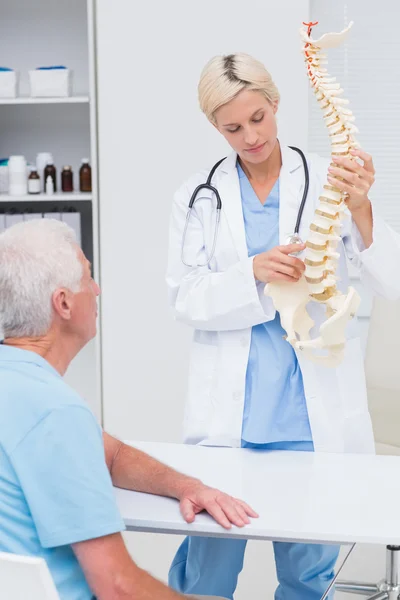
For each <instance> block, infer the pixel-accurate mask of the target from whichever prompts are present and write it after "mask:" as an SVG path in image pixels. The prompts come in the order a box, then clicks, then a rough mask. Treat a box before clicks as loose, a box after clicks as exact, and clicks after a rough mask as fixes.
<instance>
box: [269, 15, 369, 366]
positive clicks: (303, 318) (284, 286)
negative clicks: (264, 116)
mask: <svg viewBox="0 0 400 600" xmlns="http://www.w3.org/2000/svg"><path fill="white" fill-rule="evenodd" d="M313 25H315V24H312V23H309V24H307V31H305V30H304V29H302V30H300V35H301V38H302V40H303V41H304V47H303V53H304V57H305V61H306V65H307V74H308V77H309V79H310V83H311V85H312V87H313V88H314V91H315V94H316V97H317V101H318V103H319V105H320V107H321V109H322V110H323V117H324V119H325V123H326V126H327V127H328V132H329V136H330V138H331V144H332V150H331V153H332V156H345V157H348V158H352V155H351V154H350V150H351V149H353V148H356V147H358V146H359V144H358V142H357V140H356V139H355V138H354V135H353V134H354V133H355V132H357V128H356V127H355V126H354V125H353V121H354V117H353V114H352V112H351V111H350V110H349V109H348V108H347V105H348V100H345V99H344V98H340V96H341V95H342V93H343V90H342V89H341V87H340V85H339V83H336V78H334V77H330V76H329V74H328V72H327V69H326V68H325V67H323V66H321V65H323V64H326V62H327V61H326V56H325V55H324V54H321V50H322V49H324V48H334V47H336V46H338V45H339V44H340V43H341V42H342V41H343V40H344V38H345V37H346V35H347V33H348V31H349V29H350V27H351V26H352V23H350V25H349V27H348V28H347V29H345V30H343V31H342V32H341V33H329V34H326V35H323V36H322V37H321V38H320V39H319V40H312V39H311V37H310V33H311V27H312V26H313ZM344 200H345V194H344V193H342V192H341V190H340V189H339V188H337V187H334V186H332V185H330V183H329V182H328V180H327V183H326V184H325V185H324V187H323V192H322V194H321V196H320V197H319V199H318V206H317V209H316V210H315V214H314V218H313V221H312V223H311V225H310V233H309V236H308V239H307V241H306V249H305V251H304V263H305V266H306V268H305V274H304V276H303V277H302V278H301V279H300V281H299V282H297V283H285V282H283V283H270V284H268V285H267V286H266V288H265V293H266V294H267V295H270V296H271V297H272V299H273V302H274V305H275V308H276V310H278V311H279V312H280V317H281V322H282V326H283V327H284V329H285V330H286V332H287V340H288V342H289V343H291V344H292V346H293V347H294V348H295V349H296V350H299V351H302V352H303V354H304V355H305V356H306V357H307V358H309V359H310V360H313V361H315V362H319V363H322V364H325V365H326V366H337V365H338V364H339V363H340V361H341V360H342V358H343V353H344V348H345V328H346V324H347V322H348V320H349V319H350V318H352V317H354V315H355V313H356V311H357V309H358V306H359V303H360V298H359V296H358V294H357V292H356V291H355V290H354V289H353V288H349V289H348V292H347V294H342V293H341V292H340V291H339V290H337V288H336V281H337V278H336V269H337V264H338V258H339V254H338V253H337V252H336V249H337V245H338V242H339V241H340V239H341V237H340V228H341V221H342V219H343V218H344V216H345V215H344V211H345V208H346V205H345V202H344ZM310 300H313V301H315V302H319V303H322V304H325V306H326V316H327V319H326V321H325V322H324V323H323V324H322V325H321V326H320V331H319V334H320V335H319V336H318V337H317V338H315V339H310V330H311V328H312V327H313V325H314V322H313V320H312V319H311V318H310V317H309V315H308V313H307V310H306V305H307V303H308V302H309V301H310ZM321 349H322V350H326V351H327V353H325V354H321V352H316V351H320V350H321Z"/></svg>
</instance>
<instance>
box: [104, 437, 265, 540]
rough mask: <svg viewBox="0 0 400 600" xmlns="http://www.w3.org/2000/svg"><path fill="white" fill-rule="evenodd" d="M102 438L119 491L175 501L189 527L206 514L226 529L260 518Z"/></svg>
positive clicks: (198, 483) (196, 482)
mask: <svg viewBox="0 0 400 600" xmlns="http://www.w3.org/2000/svg"><path fill="white" fill-rule="evenodd" d="M103 438H104V451H105V457H106V463H107V466H108V469H109V471H110V474H111V479H112V482H113V484H114V485H115V486H116V487H120V488H124V489H128V490H135V491H137V492H146V493H148V494H157V495H159V496H169V497H171V498H176V499H177V500H179V501H180V509H181V513H182V516H183V518H184V519H185V520H186V521H187V522H188V523H191V522H192V521H194V518H195V515H196V514H198V513H199V512H201V511H203V510H206V511H207V512H208V513H209V514H210V515H211V516H212V517H214V519H215V520H216V521H217V523H219V524H220V525H222V527H225V528H226V529H230V527H231V524H232V523H233V524H234V525H236V526H237V527H243V526H244V525H246V524H248V523H249V522H250V520H249V516H250V517H257V516H258V515H257V513H255V512H254V510H253V509H251V508H250V507H249V506H248V505H247V504H246V503H245V502H243V501H242V500H237V499H236V498H232V497H231V496H228V495H227V494H224V493H223V492H220V491H219V490H215V489H213V488H210V487H208V486H206V485H204V484H203V483H202V482H201V481H200V480H198V479H194V478H193V477H188V476H187V475H183V474H182V473H178V472H177V471H175V470H174V469H171V468H170V467H167V466H166V465H164V464H162V463H160V462H159V461H158V460H156V459H154V458H152V457H151V456H148V454H145V453H144V452H141V451H140V450H137V449H136V448H132V447H131V446H128V445H127V444H124V443H123V442H121V441H119V440H117V439H116V438H114V437H112V436H111V435H109V434H107V433H105V432H104V433H103Z"/></svg>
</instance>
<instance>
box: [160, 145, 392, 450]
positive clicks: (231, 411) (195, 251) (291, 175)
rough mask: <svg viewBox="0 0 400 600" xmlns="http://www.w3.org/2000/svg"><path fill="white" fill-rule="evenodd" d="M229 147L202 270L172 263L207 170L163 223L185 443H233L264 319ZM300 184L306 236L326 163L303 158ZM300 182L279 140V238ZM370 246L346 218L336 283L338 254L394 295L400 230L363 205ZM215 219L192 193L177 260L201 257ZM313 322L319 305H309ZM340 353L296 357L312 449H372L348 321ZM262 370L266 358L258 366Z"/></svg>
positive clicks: (268, 308)
mask: <svg viewBox="0 0 400 600" xmlns="http://www.w3.org/2000/svg"><path fill="white" fill-rule="evenodd" d="M236 159H237V156H236V154H235V153H232V154H231V155H230V156H229V157H228V158H227V160H225V161H224V163H222V165H221V166H220V167H219V169H218V170H217V172H216V174H215V176H214V178H213V184H214V185H215V186H216V187H217V188H218V191H219V193H220V196H221V200H222V214H221V224H220V228H219V235H218V241H217V246H216V251H215V255H214V258H213V259H212V262H211V265H210V266H206V267H197V268H189V267H186V266H185V265H184V264H183V263H182V261H181V243H182V234H183V229H184V224H185V219H186V214H187V209H188V203H189V199H190V196H191V194H192V192H193V190H194V189H195V187H196V186H197V185H199V184H200V183H204V182H205V180H206V179H207V175H208V172H207V171H203V172H201V173H198V174H196V175H194V176H193V177H191V178H190V179H189V180H188V181H187V182H186V183H185V184H184V185H183V186H182V187H181V188H180V189H179V190H178V191H177V193H176V194H175V197H174V203H173V208H172V215H171V222H170V242H169V260H168V272H167V284H168V290H169V302H170V305H171V307H172V308H173V311H174V315H175V318H176V319H177V320H179V321H181V322H184V323H186V324H188V325H190V326H191V327H193V328H194V336H193V342H192V348H191V361H190V371H189V384H188V398H187V404H186V410H185V419H184V438H185V441H186V442H187V443H192V444H198V443H200V444H203V445H216V446H233V447H239V446H240V444H241V431H242V418H243V407H244V395H245V377H246V367H247V362H248V356H249V349H250V341H251V329H252V327H253V326H254V325H257V324H259V323H263V322H266V321H269V320H272V319H274V316H275V309H274V306H273V303H272V300H271V298H269V297H266V296H264V294H263V290H264V285H263V284H261V283H259V282H256V281H255V279H254V275H253V264H252V263H253V259H252V257H250V258H249V257H248V254H247V245H246V236H245V228H244V222H243V214H242V204H241V195H240V186H239V179H238V175H237V170H236ZM307 162H308V166H309V171H310V188H309V192H308V198H307V202H306V206H305V209H304V213H303V218H302V221H301V227H300V235H301V237H302V239H304V240H305V239H306V238H307V235H308V228H309V225H310V223H311V221H312V218H313V214H314V210H315V208H316V204H317V201H318V197H319V195H320V194H321V191H322V187H323V185H324V183H326V176H327V168H328V166H329V161H327V160H326V159H322V158H321V157H319V156H316V155H311V154H309V155H307ZM303 188H304V169H303V164H302V161H301V157H300V156H299V155H298V154H297V153H296V152H294V151H293V150H291V149H290V148H287V147H283V146H282V169H281V173H280V211H279V237H280V243H281V244H284V243H286V239H287V236H288V235H290V234H291V233H293V230H294V225H295V222H296V218H297V213H298V208H299V205H300V201H301V198H302V193H303ZM373 216H374V226H373V240H374V241H373V244H372V245H371V246H370V248H368V249H367V250H365V249H364V247H363V243H362V240H361V237H360V234H359V232H358V230H357V228H356V227H355V225H354V223H352V221H351V218H350V217H349V218H348V219H346V221H345V222H344V225H343V229H342V243H341V244H340V245H339V248H338V251H340V254H341V258H340V262H339V271H340V272H339V277H340V281H339V284H338V285H339V287H341V288H342V289H343V290H344V291H345V290H346V289H347V286H348V273H347V266H346V260H345V254H346V255H347V257H348V259H349V260H350V261H351V262H352V263H353V264H354V265H355V266H356V267H357V268H358V269H359V270H360V274H361V277H362V280H363V282H364V283H365V284H367V285H368V286H369V288H370V289H371V290H372V291H373V292H375V293H377V294H380V295H383V296H385V297H388V298H391V299H396V298H398V297H400V277H399V276H398V274H399V265H400V236H399V235H398V234H397V233H395V232H394V231H393V230H392V229H390V227H389V226H388V225H386V224H385V223H384V222H383V221H382V219H381V218H380V217H379V215H377V214H376V211H375V210H374V211H373ZM214 226H215V198H214V197H213V196H212V194H211V193H210V192H208V191H202V192H201V193H200V194H199V197H198V200H197V202H196V205H195V210H193V213H192V217H191V222H190V226H189V229H188V232H187V236H186V244H185V259H186V260H185V262H187V263H190V264H201V263H202V262H204V260H205V252H208V253H210V250H211V247H212V243H213V235H214ZM309 307H310V311H309V312H310V315H311V317H312V318H313V319H314V321H315V322H316V324H318V323H319V322H320V320H321V318H322V315H323V307H322V306H321V305H318V304H316V303H314V302H311V303H310V304H309ZM347 336H348V339H347V345H346V354H345V358H344V360H343V362H342V364H341V365H340V366H339V367H337V368H335V369H332V368H327V367H323V366H320V365H316V364H314V363H312V362H309V361H307V360H305V359H304V358H302V356H301V353H300V354H298V360H299V364H300V368H301V371H302V374H303V382H304V390H305V396H306V402H307V409H308V414H309V419H310V426H311V431H312V436H313V441H314V447H315V450H316V451H324V452H373V451H374V440H373V433H372V426H371V420H370V416H369V412H368V406H367V395H366V384H365V376H364V366H363V356H362V351H361V347H360V339H359V337H358V335H357V323H356V322H355V321H353V322H351V323H349V327H348V332H347ZM265 368H266V369H267V368H268V365H267V364H266V365H265Z"/></svg>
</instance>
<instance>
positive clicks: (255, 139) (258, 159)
mask: <svg viewBox="0 0 400 600" xmlns="http://www.w3.org/2000/svg"><path fill="white" fill-rule="evenodd" d="M277 110H278V104H277V103H276V104H271V103H270V102H268V100H267V99H266V98H265V96H264V95H263V94H262V93H261V92H257V91H250V90H243V91H242V92H240V94H238V95H237V96H236V98H234V99H233V100H231V101H230V102H228V103H227V104H224V105H223V106H221V107H220V108H219V109H218V110H217V111H216V112H215V120H216V127H217V129H218V131H219V132H220V133H222V135H223V136H224V138H225V139H226V141H227V142H228V144H229V145H230V146H231V147H232V148H233V150H235V151H236V152H237V154H238V155H239V156H240V158H241V159H242V160H244V161H245V162H249V163H254V164H259V163H262V162H264V161H265V160H267V158H268V157H269V156H270V154H271V152H272V150H273V149H274V147H275V144H276V135H277V126H276V119H275V114H276V111H277Z"/></svg>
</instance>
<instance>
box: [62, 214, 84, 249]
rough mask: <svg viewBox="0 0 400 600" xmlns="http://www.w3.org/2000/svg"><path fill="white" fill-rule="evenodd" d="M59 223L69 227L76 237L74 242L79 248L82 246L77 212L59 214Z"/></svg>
mask: <svg viewBox="0 0 400 600" xmlns="http://www.w3.org/2000/svg"><path fill="white" fill-rule="evenodd" d="M61 221H63V222H64V223H66V224H67V225H69V226H70V227H71V228H72V229H73V230H74V231H75V235H76V241H77V243H78V244H79V246H82V236H81V215H80V213H78V212H63V213H61Z"/></svg>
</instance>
